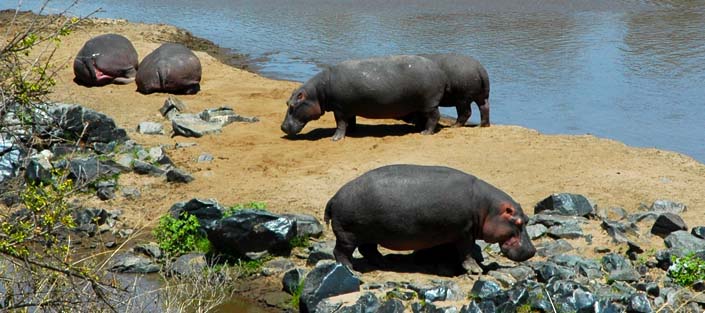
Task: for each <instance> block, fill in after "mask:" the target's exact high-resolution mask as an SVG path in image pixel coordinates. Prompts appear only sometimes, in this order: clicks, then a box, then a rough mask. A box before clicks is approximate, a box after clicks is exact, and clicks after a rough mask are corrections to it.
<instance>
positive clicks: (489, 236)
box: [482, 201, 536, 262]
mask: <svg viewBox="0 0 705 313" xmlns="http://www.w3.org/2000/svg"><path fill="white" fill-rule="evenodd" d="M528 219H529V218H528V217H527V216H526V214H524V211H522V209H521V206H520V205H519V204H518V203H515V202H513V201H499V202H498V203H497V204H496V205H495V206H493V207H491V208H490V209H489V211H488V213H487V217H486V218H485V222H484V224H483V225H482V236H483V238H482V239H483V240H485V241H486V242H489V243H499V245H500V248H501V250H502V254H504V255H505V256H506V257H508V258H509V259H510V260H514V261H518V262H521V261H526V260H528V259H529V258H531V257H533V256H534V254H536V248H534V245H533V244H532V243H531V239H529V235H528V234H527V232H526V223H527V221H528Z"/></svg>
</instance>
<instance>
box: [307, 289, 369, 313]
mask: <svg viewBox="0 0 705 313" xmlns="http://www.w3.org/2000/svg"><path fill="white" fill-rule="evenodd" d="M351 296H352V295H346V296H345V298H349V297H351ZM348 301H349V302H348ZM350 302H352V301H350V299H341V297H330V298H326V299H323V300H321V302H319V303H318V305H316V313H333V312H339V313H375V312H377V309H379V307H380V301H379V299H377V296H375V295H374V294H373V293H371V292H363V293H359V297H358V298H357V299H356V300H355V302H353V303H350Z"/></svg>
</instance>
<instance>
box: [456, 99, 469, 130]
mask: <svg viewBox="0 0 705 313" xmlns="http://www.w3.org/2000/svg"><path fill="white" fill-rule="evenodd" d="M455 109H456V111H457V112H458V119H456V120H455V124H453V127H460V126H463V125H465V123H466V122H467V121H468V120H469V119H470V115H471V114H472V110H470V102H462V103H460V104H458V105H457V106H455Z"/></svg>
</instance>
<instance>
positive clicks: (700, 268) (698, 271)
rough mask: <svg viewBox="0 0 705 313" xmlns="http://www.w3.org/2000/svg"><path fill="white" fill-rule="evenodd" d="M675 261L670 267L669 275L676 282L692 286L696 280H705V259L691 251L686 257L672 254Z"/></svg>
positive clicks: (672, 260)
mask: <svg viewBox="0 0 705 313" xmlns="http://www.w3.org/2000/svg"><path fill="white" fill-rule="evenodd" d="M671 262H672V263H673V264H672V265H671V266H670V267H669V268H668V276H669V277H671V279H673V281H674V282H675V283H676V284H679V285H681V286H690V285H692V284H693V283H695V282H696V281H699V280H705V260H703V259H701V258H699V257H697V256H696V255H695V253H692V252H691V253H689V254H687V255H686V256H684V257H680V258H679V257H676V256H671Z"/></svg>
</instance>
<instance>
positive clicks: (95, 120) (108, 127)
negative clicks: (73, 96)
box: [52, 104, 129, 144]
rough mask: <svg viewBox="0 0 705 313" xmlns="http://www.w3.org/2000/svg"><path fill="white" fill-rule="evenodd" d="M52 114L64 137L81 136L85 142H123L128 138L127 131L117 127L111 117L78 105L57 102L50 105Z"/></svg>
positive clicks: (74, 137) (73, 137)
mask: <svg viewBox="0 0 705 313" xmlns="http://www.w3.org/2000/svg"><path fill="white" fill-rule="evenodd" d="M52 115H53V116H54V119H55V121H56V122H57V123H58V125H59V127H61V129H62V130H63V136H62V137H64V138H68V139H71V140H75V139H77V138H81V139H82V140H83V141H85V143H87V144H92V143H94V142H103V143H109V142H111V141H116V142H125V141H126V140H128V139H129V137H128V136H127V132H125V130H124V129H122V128H119V127H117V126H116V125H115V121H114V120H113V119H111V118H110V117H108V116H107V115H105V114H103V113H98V112H96V111H93V110H91V109H88V108H84V107H81V106H79V105H67V104H58V105H56V106H54V107H52ZM81 136H83V137H81Z"/></svg>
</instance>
